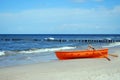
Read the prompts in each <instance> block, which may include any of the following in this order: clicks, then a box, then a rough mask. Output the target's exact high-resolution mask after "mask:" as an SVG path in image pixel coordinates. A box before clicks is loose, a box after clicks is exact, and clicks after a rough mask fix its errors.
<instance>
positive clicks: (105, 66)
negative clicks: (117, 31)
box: [0, 51, 120, 80]
mask: <svg viewBox="0 0 120 80" xmlns="http://www.w3.org/2000/svg"><path fill="white" fill-rule="evenodd" d="M119 52H120V51H117V52H116V53H118V55H119ZM109 58H110V59H111V61H107V60H106V59H105V58H100V59H73V60H66V61H51V62H45V63H36V64H27V65H20V66H14V67H5V68H0V79H1V80H50V79H51V80H119V79H120V76H119V75H120V68H119V66H120V62H119V61H120V57H117V58H116V57H112V56H110V57H109Z"/></svg>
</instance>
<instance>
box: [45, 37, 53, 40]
mask: <svg viewBox="0 0 120 80" xmlns="http://www.w3.org/2000/svg"><path fill="white" fill-rule="evenodd" d="M44 40H55V38H53V37H48V38H44Z"/></svg>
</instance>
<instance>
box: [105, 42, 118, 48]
mask: <svg viewBox="0 0 120 80" xmlns="http://www.w3.org/2000/svg"><path fill="white" fill-rule="evenodd" d="M116 46H120V42H115V43H110V44H109V45H107V46H103V47H116Z"/></svg>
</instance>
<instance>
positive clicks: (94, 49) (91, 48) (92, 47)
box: [88, 45, 111, 61]
mask: <svg viewBox="0 0 120 80" xmlns="http://www.w3.org/2000/svg"><path fill="white" fill-rule="evenodd" d="M88 47H89V48H91V49H93V50H96V49H95V48H94V47H92V46H91V45H89V46H88ZM98 53H99V54H100V55H101V56H103V57H104V58H106V59H107V60H108V61H111V60H110V58H108V57H107V56H105V55H103V54H102V53H101V52H98Z"/></svg>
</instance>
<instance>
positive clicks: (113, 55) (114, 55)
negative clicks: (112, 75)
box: [108, 54, 118, 57]
mask: <svg viewBox="0 0 120 80" xmlns="http://www.w3.org/2000/svg"><path fill="white" fill-rule="evenodd" d="M108 55H109V56H112V57H118V55H116V54H108Z"/></svg>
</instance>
